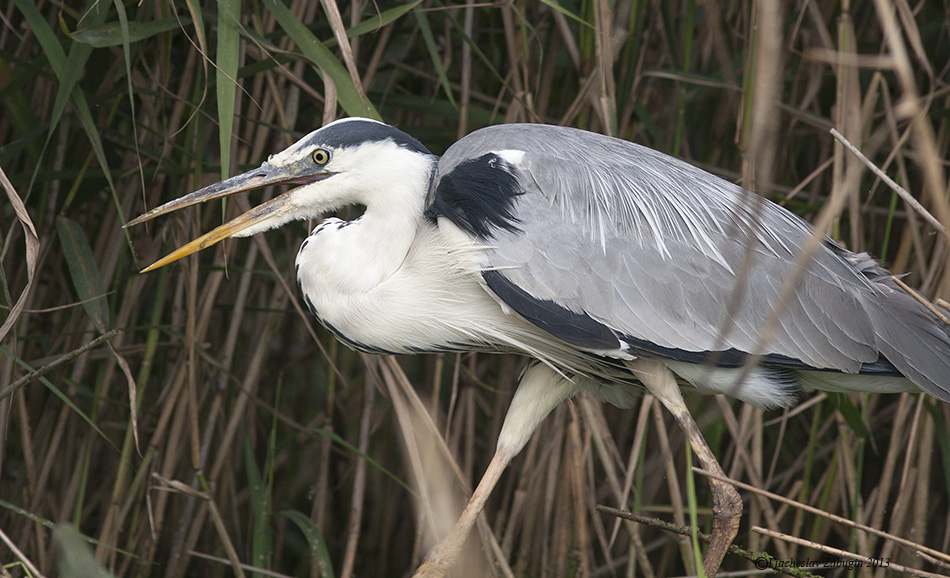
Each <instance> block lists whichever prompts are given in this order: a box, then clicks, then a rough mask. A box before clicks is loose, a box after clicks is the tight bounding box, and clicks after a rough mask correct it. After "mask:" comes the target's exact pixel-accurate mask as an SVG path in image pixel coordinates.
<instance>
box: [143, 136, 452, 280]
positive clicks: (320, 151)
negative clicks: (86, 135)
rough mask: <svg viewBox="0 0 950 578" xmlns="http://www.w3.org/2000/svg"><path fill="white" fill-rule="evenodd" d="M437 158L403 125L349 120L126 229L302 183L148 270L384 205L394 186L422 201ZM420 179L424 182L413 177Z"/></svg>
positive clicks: (169, 203) (165, 206) (178, 201)
mask: <svg viewBox="0 0 950 578" xmlns="http://www.w3.org/2000/svg"><path fill="white" fill-rule="evenodd" d="M434 159H435V157H434V156H433V155H432V153H430V152H429V150H428V149H426V147H424V146H423V145H422V143H420V142H419V141H417V140H416V139H414V138H412V137H411V136H409V135H408V134H406V133H404V132H402V131H401V130H399V129H397V128H395V127H392V126H389V125H387V124H383V123H381V122H377V121H375V120H370V119H366V118H347V119H342V120H338V121H336V122H333V123H331V124H328V125H327V126H325V127H323V128H321V129H317V130H315V131H313V132H312V133H310V134H308V135H307V136H305V137H303V138H302V139H300V140H299V141H297V142H296V143H294V144H292V145H291V146H290V147H289V148H287V149H285V150H283V151H281V152H279V153H277V154H274V155H271V156H270V158H268V159H267V161H266V162H264V163H263V164H262V165H261V166H260V167H258V168H256V169H254V170H251V171H247V172H246V173H242V174H240V175H237V176H234V177H231V178H229V179H227V180H225V181H221V182H220V183H215V184H213V185H211V186H208V187H205V188H203V189H201V190H198V191H195V192H193V193H190V194H187V195H185V196H183V197H180V198H178V199H175V200H174V201H170V202H168V203H165V204H164V205H162V206H160V207H157V208H155V209H152V210H151V211H149V212H147V213H145V214H144V215H142V216H140V217H138V218H136V219H133V220H132V221H129V222H128V223H127V224H126V225H125V226H126V227H130V226H132V225H137V224H139V223H141V222H143V221H147V220H149V219H152V218H154V217H157V216H159V215H164V214H166V213H170V212H172V211H177V210H178V209H181V208H184V207H188V206H191V205H195V204H198V203H204V202H205V201H210V200H212V199H220V198H222V197H226V196H228V195H233V194H235V193H240V192H243V191H249V190H253V189H259V188H263V187H267V186H271V185H295V188H291V189H290V190H288V191H286V192H284V193H282V194H280V195H278V196H276V197H274V198H273V199H271V200H269V201H267V202H265V203H262V204H260V205H258V206H256V207H254V208H253V209H251V210H250V211H248V212H246V213H244V214H243V215H241V216H239V217H237V218H236V219H234V220H232V221H230V222H228V223H225V224H223V225H221V226H220V227H218V228H216V229H214V230H213V231H211V232H210V233H206V234H204V235H202V236H201V237H198V238H197V239H195V240H194V241H191V242H190V243H188V244H187V245H184V246H182V247H180V248H179V249H177V250H175V251H174V252H172V253H171V254H169V255H168V256H166V257H164V258H162V259H160V260H158V261H156V262H155V263H153V264H152V265H150V266H148V267H147V268H145V269H144V270H143V272H145V271H151V270H153V269H157V268H159V267H163V266H165V265H167V264H169V263H171V262H173V261H177V260H178V259H181V258H182V257H185V256H187V255H190V254H192V253H195V252H197V251H200V250H201V249H204V248H206V247H210V246H212V245H214V244H215V243H217V242H219V241H221V240H223V239H227V238H228V237H247V236H250V235H255V234H257V233H260V232H262V231H266V230H268V229H274V228H277V227H280V226H281V225H284V224H286V223H289V222H291V221H299V220H302V219H309V218H313V217H316V216H318V215H321V214H324V213H327V212H330V211H334V210H336V209H339V208H341V207H344V206H346V205H352V204H362V205H367V206H369V205H370V204H371V203H374V202H380V201H381V200H382V199H381V198H380V197H384V196H385V195H386V194H387V191H388V190H395V189H396V187H394V186H393V184H394V183H403V184H407V185H408V186H410V187H414V189H416V190H418V191H419V194H420V195H421V196H420V199H419V201H420V202H421V201H422V200H423V199H424V196H425V187H426V182H427V179H428V169H429V168H430V167H431V166H432V163H433V160H434ZM415 180H418V181H419V182H418V183H416V182H412V181H415ZM407 181H409V182H407ZM374 197H375V199H374Z"/></svg>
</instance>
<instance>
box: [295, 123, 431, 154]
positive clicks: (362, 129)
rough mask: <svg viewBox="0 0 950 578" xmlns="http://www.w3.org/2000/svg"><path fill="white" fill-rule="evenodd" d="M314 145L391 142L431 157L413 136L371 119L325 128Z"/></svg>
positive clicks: (339, 146) (347, 145) (338, 145)
mask: <svg viewBox="0 0 950 578" xmlns="http://www.w3.org/2000/svg"><path fill="white" fill-rule="evenodd" d="M314 139H315V141H316V142H314V143H313V144H318V145H326V146H329V147H331V148H346V147H350V146H357V145H361V144H363V143H366V142H383V141H386V140H391V141H393V142H394V143H396V144H397V145H399V146H401V147H403V148H406V149H409V150H411V151H415V152H418V153H423V154H428V155H431V154H432V153H431V152H429V149H427V148H426V147H425V145H423V144H422V143H421V142H419V141H418V140H416V139H415V138H413V137H412V136H410V135H408V134H406V133H404V132H402V131H401V130H399V129H398V128H396V127H394V126H389V125H388V124H383V123H380V122H376V121H374V120H369V119H359V118H353V119H348V120H346V121H345V122H337V123H336V124H332V125H329V126H326V127H324V128H323V129H321V130H319V131H317V134H315V135H314Z"/></svg>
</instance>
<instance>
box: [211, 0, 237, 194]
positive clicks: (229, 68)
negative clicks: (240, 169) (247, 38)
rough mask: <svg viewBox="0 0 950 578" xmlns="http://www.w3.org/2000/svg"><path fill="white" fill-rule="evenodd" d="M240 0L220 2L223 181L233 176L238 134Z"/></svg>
mask: <svg viewBox="0 0 950 578" xmlns="http://www.w3.org/2000/svg"><path fill="white" fill-rule="evenodd" d="M240 18H241V2H240V0H219V2H218V48H217V52H216V53H215V72H216V76H217V85H216V86H217V96H218V127H219V130H218V144H219V146H220V147H221V178H222V179H226V178H228V177H229V176H231V137H232V134H233V133H234V101H235V91H236V90H237V72H238V59H239V58H240V35H239V32H240Z"/></svg>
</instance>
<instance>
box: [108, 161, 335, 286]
mask: <svg viewBox="0 0 950 578" xmlns="http://www.w3.org/2000/svg"><path fill="white" fill-rule="evenodd" d="M328 176H330V173H327V172H321V171H314V170H313V168H312V166H311V167H307V168H303V167H301V166H299V165H297V164H296V163H295V164H290V165H287V166H280V167H275V166H272V165H270V164H268V163H264V164H263V165H261V167H260V168H257V169H254V170H252V171H248V172H246V173H243V174H240V175H237V176H233V177H231V178H230V179H227V180H224V181H221V182H220V183H215V184H213V185H210V186H207V187H205V188H203V189H200V190H197V191H195V192H193V193H189V194H187V195H185V196H184V197H180V198H178V199H175V200H174V201H169V202H167V203H165V204H164V205H162V206H160V207H156V208H154V209H152V210H151V211H149V212H147V213H145V214H144V215H142V216H140V217H138V218H136V219H132V220H131V221H129V222H128V223H126V224H125V227H131V226H133V225H138V224H139V223H142V222H145V221H148V220H149V219H153V218H155V217H157V216H159V215H164V214H166V213H171V212H172V211H177V210H178V209H182V208H185V207H190V206H191V205H197V204H198V203H204V202H206V201H210V200H212V199H220V198H223V197H227V196H230V195H233V194H235V193H241V192H244V191H250V190H253V189H259V188H262V187H267V186H270V185H282V184H283V185H286V184H292V185H307V184H310V183H313V182H316V181H320V180H323V179H325V178H327V177H328ZM291 190H293V189H291ZM290 192H291V191H287V192H284V193H282V194H280V195H278V196H276V197H274V198H273V199H271V200H269V201H267V202H265V203H263V204H260V205H258V206H256V207H254V208H253V209H251V210H250V211H248V212H246V213H244V214H243V215H241V216H239V217H237V218H235V219H234V220H232V221H229V222H227V223H225V224H223V225H221V226H220V227H218V228H216V229H214V230H213V231H211V232H210V233H205V234H204V235H202V236H200V237H198V238H197V239H195V240H194V241H192V242H190V243H188V244H186V245H184V246H182V247H179V248H178V249H176V250H174V251H172V252H171V253H169V254H168V255H166V256H165V257H163V258H161V259H159V260H158V261H156V262H154V263H152V264H151V265H149V266H148V267H146V268H145V269H142V271H141V272H142V273H146V272H148V271H152V270H154V269H158V268H159V267H164V266H165V265H168V264H169V263H172V262H174V261H177V260H178V259H181V258H182V257H187V256H188V255H191V254H192V253H197V252H198V251H200V250H202V249H205V248H207V247H210V246H212V245H214V244H215V243H218V242H219V241H221V240H223V239H227V238H228V237H233V236H234V235H237V234H238V233H240V232H241V231H244V230H246V229H249V228H251V227H253V226H254V225H257V224H260V223H262V222H264V221H269V220H278V221H279V220H280V219H279V217H280V215H281V214H282V213H285V212H287V211H289V210H290V209H292V208H294V206H293V204H292V202H291V195H290V194H289V193H290Z"/></svg>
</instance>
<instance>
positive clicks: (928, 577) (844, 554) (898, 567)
mask: <svg viewBox="0 0 950 578" xmlns="http://www.w3.org/2000/svg"><path fill="white" fill-rule="evenodd" d="M751 529H752V531H753V532H757V533H759V534H763V535H765V536H769V537H770V538H775V539H778V540H785V541H786V542H792V543H794V544H799V545H801V546H807V547H808V548H812V549H815V550H818V551H820V552H824V553H826V554H833V555H835V556H840V557H841V558H847V559H849V560H856V561H858V562H863V563H866V564H869V565H871V564H874V565H877V563H876V562H875V561H874V560H873V559H869V558H868V556H861V555H859V554H855V553H854V552H848V551H847V550H840V549H838V548H832V547H831V546H825V545H824V544H819V543H818V542H812V541H811V540H805V539H803V538H796V537H795V536H790V535H788V534H783V533H781V532H776V531H774V530H769V529H767V528H762V527H759V526H752V528H751ZM880 562H881V567H883V568H887V571H888V572H897V573H899V574H910V575H911V576H920V577H921V578H946V576H945V575H943V574H934V573H933V572H925V571H923V570H918V569H916V568H910V567H908V566H904V565H902V564H897V563H896V562H891V561H890V559H889V558H888V559H887V560H885V561H880ZM883 564H887V566H883Z"/></svg>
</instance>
